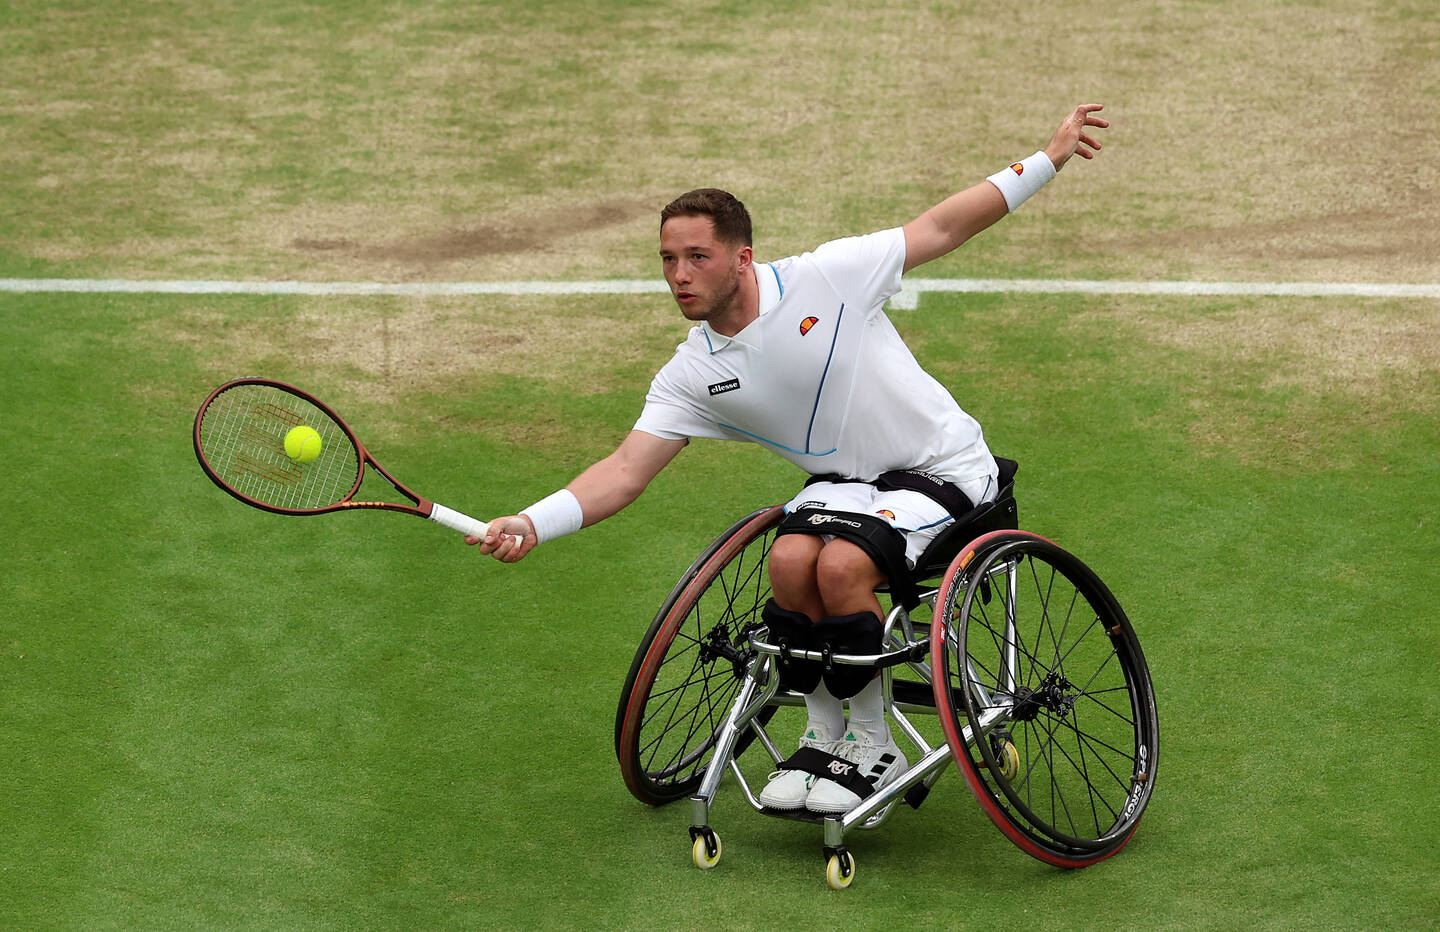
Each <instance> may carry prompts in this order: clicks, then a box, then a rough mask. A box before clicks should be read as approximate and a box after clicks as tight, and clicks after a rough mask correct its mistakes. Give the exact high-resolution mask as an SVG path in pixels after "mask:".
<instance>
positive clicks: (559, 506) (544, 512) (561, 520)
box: [521, 489, 585, 544]
mask: <svg viewBox="0 0 1440 932" xmlns="http://www.w3.org/2000/svg"><path fill="white" fill-rule="evenodd" d="M521 514H523V515H524V516H525V517H527V518H529V519H530V523H531V524H533V525H535V542H536V543H537V544H543V543H545V542H546V541H547V540H554V539H555V538H557V537H564V536H565V535H566V534H574V533H575V532H576V531H578V530H580V525H581V524H584V523H585V515H584V513H583V512H582V511H581V510H580V500H579V499H578V498H576V497H575V495H574V493H572V492H571V491H570V490H569V489H561V490H560V491H558V492H555V493H553V494H551V495H547V496H546V497H544V498H542V499H540V501H538V502H536V503H535V504H533V505H531V506H530V507H529V508H526V509H525V510H524V511H522V512H521Z"/></svg>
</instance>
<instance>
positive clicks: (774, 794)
mask: <svg viewBox="0 0 1440 932" xmlns="http://www.w3.org/2000/svg"><path fill="white" fill-rule="evenodd" d="M834 743H835V742H834V741H833V740H832V739H831V738H830V736H829V735H828V734H826V733H825V731H824V729H816V728H811V729H810V730H809V731H807V732H805V734H804V735H803V736H802V737H801V738H800V747H802V748H819V749H820V750H822V751H828V750H829V749H830V746H831V745H833V744H834ZM817 779H819V778H818V777H816V776H814V775H813V774H808V773H806V772H805V771H803V770H777V771H775V772H774V773H772V774H770V782H769V783H767V784H765V789H763V790H761V791H760V805H762V806H768V807H769V808H771V809H804V808H805V799H806V797H808V796H809V795H810V787H811V786H812V785H813V784H814V783H815V781H816V780H817Z"/></svg>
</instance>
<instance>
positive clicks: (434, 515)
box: [194, 376, 486, 537]
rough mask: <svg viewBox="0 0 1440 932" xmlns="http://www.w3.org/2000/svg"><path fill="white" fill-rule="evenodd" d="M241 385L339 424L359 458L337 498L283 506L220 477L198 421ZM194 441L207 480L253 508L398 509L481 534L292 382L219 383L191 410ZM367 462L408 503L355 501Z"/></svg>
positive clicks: (480, 525)
mask: <svg viewBox="0 0 1440 932" xmlns="http://www.w3.org/2000/svg"><path fill="white" fill-rule="evenodd" d="M242 385H261V386H267V387H270V388H276V389H279V390H280V391H283V392H286V393H288V394H291V395H294V396H295V397H296V398H299V399H300V400H301V401H304V402H306V403H307V404H312V405H314V406H315V407H317V408H319V409H320V410H321V411H322V412H324V413H325V415H326V416H327V417H329V418H330V419H331V420H333V421H334V422H335V424H336V425H337V426H338V427H339V428H340V430H341V431H342V432H344V434H345V437H346V439H348V440H349V441H350V443H351V444H352V445H353V446H354V448H355V454H356V456H357V457H358V459H359V465H358V468H357V470H356V473H355V484H354V486H352V487H351V489H350V491H349V492H347V493H345V495H344V496H342V497H341V498H340V500H339V501H336V502H332V503H331V504H328V505H323V506H321V507H319V508H285V507H282V506H279V505H272V504H270V503H268V502H262V501H260V500H259V499H256V498H252V497H250V496H249V495H246V494H244V493H243V492H240V491H238V490H236V489H234V488H232V487H231V486H230V484H229V483H227V482H226V481H225V480H224V479H221V478H220V476H219V474H218V473H217V472H216V471H215V470H214V469H213V468H212V467H211V466H210V462H209V460H208V459H207V457H206V455H205V448H204V446H203V445H202V444H201V442H200V425H201V423H202V422H203V421H204V420H205V412H206V411H208V410H209V408H210V404H211V403H212V402H213V401H214V400H215V399H216V398H219V397H220V396H221V395H223V394H224V393H225V392H227V391H230V390H231V389H234V388H237V387H239V386H242ZM194 443H195V458H196V459H197V460H199V461H200V468H201V469H202V470H203V471H204V473H205V475H206V476H208V477H209V478H210V481H211V482H213V483H215V484H216V485H217V486H219V487H220V488H221V490H222V491H224V492H225V493H226V494H228V495H230V496H232V497H234V498H236V499H238V500H240V501H242V502H244V503H245V504H247V505H250V506H251V507H253V508H259V509H261V510H262V511H269V512H272V513H274V514H281V515H320V514H327V513H329V512H334V511H352V510H355V509H372V510H377V511H398V512H400V513H402V514H409V515H417V516H419V517H421V518H429V519H430V520H431V521H434V522H436V523H437V524H442V525H444V526H445V527H448V528H450V529H452V530H455V531H459V532H461V533H462V534H472V535H475V536H477V537H478V536H483V535H484V534H485V529H486V525H485V523H484V522H483V521H478V520H476V519H474V518H471V517H470V516H468V515H466V514H463V513H461V512H458V511H455V510H454V509H451V508H446V507H445V506H444V505H437V504H436V503H435V502H432V501H430V500H429V499H426V498H423V497H421V496H419V495H416V494H415V493H414V492H412V491H411V490H410V489H409V488H408V487H406V486H405V485H404V484H403V483H401V482H400V480H398V479H396V478H395V477H394V476H392V475H390V473H389V472H388V471H387V470H386V469H385V467H384V466H381V465H380V463H379V462H378V461H376V459H375V457H374V456H372V455H371V454H370V451H369V450H367V449H366V448H365V445H364V444H363V443H361V442H360V438H359V437H357V436H355V431H353V430H351V429H350V425H349V424H347V423H345V419H344V418H342V417H341V416H340V415H339V414H337V413H335V409H334V408H332V407H330V406H329V405H327V404H326V403H325V402H323V401H321V400H320V399H319V398H316V397H315V396H314V395H312V394H310V393H309V392H307V391H305V390H304V389H301V388H296V387H295V386H294V385H290V384H289V383H286V382H280V381H276V380H275V379H265V378H259V377H256V376H246V377H244V378H239V379H231V380H230V381H228V382H226V383H225V384H223V385H221V386H219V387H218V388H216V389H215V390H214V391H212V392H211V393H210V394H209V395H208V396H206V398H205V400H204V401H203V402H201V404H200V409H199V410H198V411H197V412H196V413H195V430H194ZM367 463H368V464H369V465H370V466H371V467H373V468H374V469H375V471H376V472H378V473H379V474H380V475H382V476H384V477H385V479H386V480H387V481H388V482H389V483H390V485H392V486H393V487H394V488H395V491H396V492H398V493H399V494H400V495H403V496H404V497H405V498H407V499H409V500H410V502H411V504H408V505H406V504H401V503H399V502H380V501H359V502H357V501H355V500H354V496H355V494H356V493H357V492H359V491H360V486H361V485H363V484H364V482H365V466H366V464H367Z"/></svg>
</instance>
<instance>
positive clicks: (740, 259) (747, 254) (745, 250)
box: [735, 246, 755, 272]
mask: <svg viewBox="0 0 1440 932" xmlns="http://www.w3.org/2000/svg"><path fill="white" fill-rule="evenodd" d="M735 260H736V262H735V265H736V268H737V269H738V270H739V271H741V272H748V271H749V270H750V265H751V264H752V263H753V262H754V261H755V250H754V249H752V248H751V247H749V246H741V247H740V249H739V251H738V252H736V253H735Z"/></svg>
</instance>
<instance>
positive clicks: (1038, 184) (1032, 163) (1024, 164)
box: [985, 152, 1055, 214]
mask: <svg viewBox="0 0 1440 932" xmlns="http://www.w3.org/2000/svg"><path fill="white" fill-rule="evenodd" d="M1054 177H1055V163H1054V162H1052V161H1050V156H1048V155H1046V154H1045V153H1044V152H1036V153H1035V154H1034V155H1032V156H1030V157H1028V158H1025V159H1021V160H1020V161H1018V162H1016V163H1015V164H1013V165H1011V166H1010V167H1009V168H1006V169H1005V170H1003V171H998V172H996V173H995V174H993V175H991V176H990V177H989V178H986V179H985V180H986V181H988V182H990V183H991V184H993V185H994V186H995V187H997V188H999V189H1000V193H1001V194H1003V195H1004V196H1005V206H1006V207H1008V208H1009V211H1010V213H1012V214H1013V213H1014V212H1015V209H1016V208H1017V207H1019V206H1020V205H1021V204H1023V203H1025V199H1026V198H1028V197H1029V196H1030V195H1032V194H1034V193H1035V192H1036V191H1039V190H1040V189H1041V188H1043V187H1045V185H1046V184H1047V183H1049V181H1050V179H1051V178H1054Z"/></svg>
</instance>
